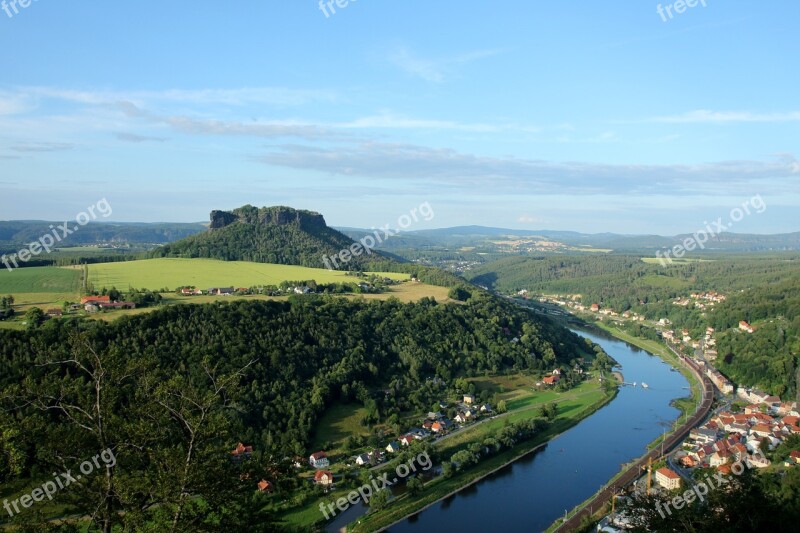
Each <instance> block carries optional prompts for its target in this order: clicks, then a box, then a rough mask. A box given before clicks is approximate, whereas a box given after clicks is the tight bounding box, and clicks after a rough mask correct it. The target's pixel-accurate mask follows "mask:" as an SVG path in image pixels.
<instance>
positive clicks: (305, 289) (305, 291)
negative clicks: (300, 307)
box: [293, 287, 311, 294]
mask: <svg viewBox="0 0 800 533" xmlns="http://www.w3.org/2000/svg"><path fill="white" fill-rule="evenodd" d="M293 290H294V293H295V294H308V293H310V292H311V289H309V288H308V287H295V288H294V289H293Z"/></svg>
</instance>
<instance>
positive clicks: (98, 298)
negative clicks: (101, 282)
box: [81, 296, 111, 305]
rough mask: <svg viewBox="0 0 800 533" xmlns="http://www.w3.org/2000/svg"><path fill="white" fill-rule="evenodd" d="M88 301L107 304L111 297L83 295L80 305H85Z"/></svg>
mask: <svg viewBox="0 0 800 533" xmlns="http://www.w3.org/2000/svg"><path fill="white" fill-rule="evenodd" d="M90 303H91V304H95V305H97V304H99V303H107V304H108V303H111V297H110V296H84V297H83V298H81V305H86V304H90Z"/></svg>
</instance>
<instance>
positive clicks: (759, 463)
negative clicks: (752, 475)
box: [748, 454, 772, 468]
mask: <svg viewBox="0 0 800 533" xmlns="http://www.w3.org/2000/svg"><path fill="white" fill-rule="evenodd" d="M748 464H749V465H750V466H751V467H755V468H767V467H768V466H769V465H771V464H772V462H771V461H770V460H769V459H767V458H766V457H764V456H763V455H761V454H756V455H752V456H750V459H749V460H748Z"/></svg>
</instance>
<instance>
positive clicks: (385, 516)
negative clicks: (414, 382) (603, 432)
mask: <svg viewBox="0 0 800 533" xmlns="http://www.w3.org/2000/svg"><path fill="white" fill-rule="evenodd" d="M618 390H619V389H618V387H615V388H614V389H612V390H611V391H610V392H606V391H602V390H600V392H602V396H601V398H600V400H599V401H595V402H592V403H589V404H588V405H583V406H581V409H580V410H579V411H577V412H574V413H572V414H571V415H570V416H567V417H563V418H558V419H556V420H555V421H554V422H552V423H550V424H549V425H548V427H547V428H546V429H545V430H543V431H542V432H540V433H538V434H537V435H535V436H534V437H533V438H532V439H529V440H528V441H526V442H523V443H520V444H518V445H516V446H515V447H513V448H511V449H510V450H506V451H504V452H502V453H500V454H498V455H495V456H493V457H490V458H489V459H487V460H485V461H482V462H481V463H479V464H478V465H477V466H475V467H474V468H472V469H470V470H467V471H466V472H464V473H462V474H460V475H456V476H454V477H451V478H449V479H445V478H442V477H438V478H436V479H434V480H432V481H430V482H428V483H427V484H426V487H425V492H424V493H423V494H422V495H421V497H420V498H417V499H414V500H412V499H410V498H409V497H408V496H407V495H404V496H402V497H400V498H398V499H397V500H396V501H395V502H393V504H392V507H390V510H389V512H386V511H384V512H381V513H377V514H367V515H365V516H363V517H362V518H360V519H359V520H358V521H357V522H356V523H355V524H351V525H350V526H349V527H348V529H347V531H348V532H353V533H367V532H373V531H385V530H387V529H388V528H390V527H392V526H395V525H397V524H400V523H402V522H404V521H406V520H408V519H409V518H411V517H413V516H415V515H418V514H420V513H422V512H423V511H425V510H427V509H429V508H430V507H432V506H434V505H436V504H438V503H440V502H442V501H444V500H447V499H448V498H452V497H454V496H455V495H457V494H459V493H461V492H462V491H466V490H468V489H469V488H470V487H472V486H474V485H476V484H478V483H480V482H482V481H484V480H485V479H486V478H488V477H490V476H492V475H494V474H496V473H498V472H500V471H502V470H503V469H505V468H507V467H509V466H510V465H512V464H513V463H515V462H517V461H519V460H521V459H524V458H525V457H527V456H531V455H534V454H536V453H537V452H539V451H541V450H543V449H544V448H545V447H546V446H547V444H548V443H549V442H550V441H552V440H553V439H555V438H557V437H558V436H560V435H561V434H563V433H564V432H565V431H567V430H569V429H571V428H573V427H574V426H576V425H577V424H578V423H579V422H581V421H582V420H583V419H585V418H587V417H589V416H591V415H592V414H594V413H595V412H597V411H598V410H600V409H601V408H602V407H604V406H605V405H607V404H608V403H610V402H611V401H612V400H613V399H614V398H615V397H616V395H617V392H618ZM559 405H560V409H563V410H572V409H574V408H575V404H574V403H573V402H563V404H559Z"/></svg>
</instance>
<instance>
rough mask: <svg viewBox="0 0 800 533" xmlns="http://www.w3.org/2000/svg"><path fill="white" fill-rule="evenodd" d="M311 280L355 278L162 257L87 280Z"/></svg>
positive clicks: (199, 283) (111, 266)
mask: <svg viewBox="0 0 800 533" xmlns="http://www.w3.org/2000/svg"><path fill="white" fill-rule="evenodd" d="M381 275H383V276H385V277H388V278H392V279H396V280H406V279H409V276H408V275H407V274H393V273H385V274H381ZM312 279H313V280H314V281H316V282H317V283H344V282H348V281H349V282H353V281H356V278H353V277H350V276H347V275H346V274H345V273H344V272H339V271H333V270H327V269H324V268H306V267H299V266H292V265H274V264H267V263H249V262H244V261H217V260H214V259H178V258H162V259H147V260H143V261H126V262H121V263H100V264H96V265H89V283H91V285H92V286H93V287H94V288H95V290H99V289H102V288H103V287H106V288H109V289H110V288H111V287H116V288H117V289H119V290H127V289H128V288H129V287H132V288H136V289H150V290H159V289H163V288H166V289H169V290H175V289H177V288H178V287H183V286H193V287H197V288H199V289H204V290H205V289H208V288H210V287H231V286H234V287H254V286H258V285H278V284H279V283H281V282H282V281H306V280H312Z"/></svg>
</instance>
